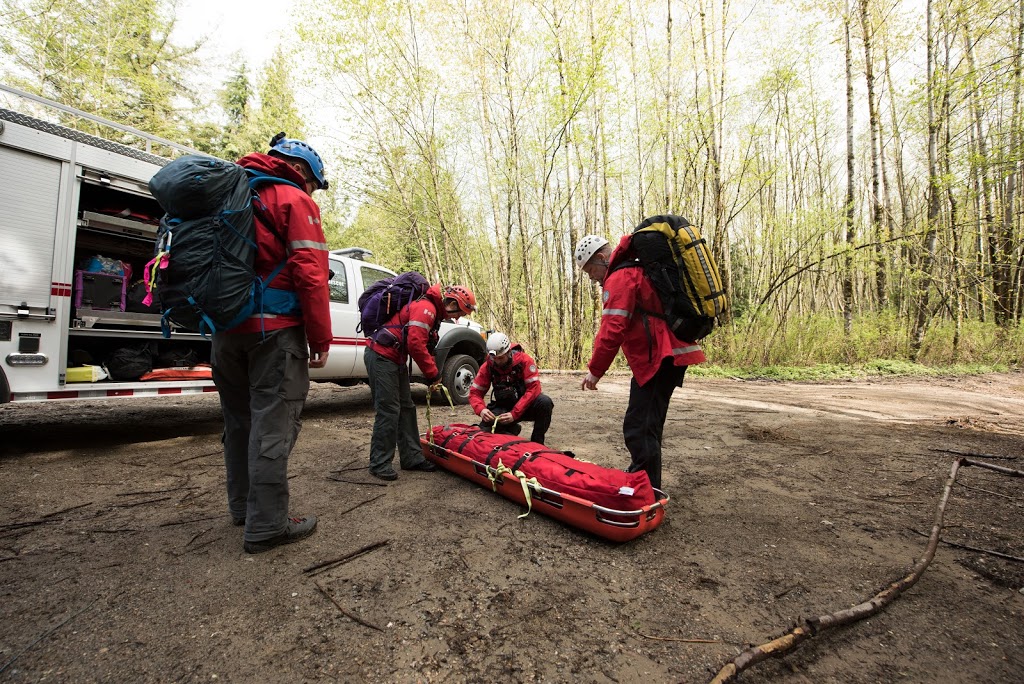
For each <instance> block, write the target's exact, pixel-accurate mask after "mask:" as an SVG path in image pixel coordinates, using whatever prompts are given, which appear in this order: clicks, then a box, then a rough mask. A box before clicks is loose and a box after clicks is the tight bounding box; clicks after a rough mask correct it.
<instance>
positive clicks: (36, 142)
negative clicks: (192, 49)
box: [0, 84, 486, 403]
mask: <svg viewBox="0 0 1024 684" xmlns="http://www.w3.org/2000/svg"><path fill="white" fill-rule="evenodd" d="M0 90H2V91H6V92H8V93H12V94H14V95H17V96H18V97H20V98H24V99H27V100H29V101H31V102H33V103H34V105H35V106H45V107H48V108H52V109H57V110H62V111H64V112H67V113H70V114H73V115H75V116H76V117H79V118H80V119H84V120H91V121H93V122H95V123H97V124H102V125H103V126H104V127H106V128H105V129H104V130H112V131H115V132H116V133H117V134H118V135H131V136H134V137H135V138H136V139H137V140H139V141H141V142H142V143H144V144H145V148H146V149H144V150H143V149H136V148H135V147H129V146H127V145H124V144H121V143H120V142H114V141H112V140H109V139H106V138H101V137H97V136H93V135H88V134H85V133H82V132H80V131H76V130H73V129H71V128H67V127H64V126H60V125H57V124H54V123H50V122H48V121H45V120H43V119H40V118H36V117H33V116H28V115H26V114H22V113H19V112H16V111H13V110H10V109H2V108H0V403H5V402H31V401H56V400H68V399H102V398H134V397H155V396H164V395H170V396H176V395H182V394H200V393H204V392H215V391H216V387H215V386H214V384H213V382H212V380H210V379H209V378H201V379H192V378H190V377H188V376H189V374H188V373H184V374H181V377H177V378H174V379H151V380H127V381H126V380H124V379H115V378H113V377H111V374H110V373H109V372H108V370H107V367H106V366H105V363H106V362H107V360H108V359H111V358H112V357H113V356H115V355H117V354H118V352H120V351H124V350H126V349H139V348H146V349H148V352H149V353H150V354H151V355H152V357H153V358H154V359H158V360H159V359H163V358H169V359H175V358H177V359H182V358H187V359H190V360H191V361H192V362H195V363H196V364H199V365H201V364H203V363H208V362H209V360H210V343H209V339H208V338H205V337H203V336H202V335H200V334H198V333H195V332H191V331H188V330H183V329H173V328H172V331H171V335H170V337H165V336H164V334H163V332H162V331H161V315H160V313H159V311H154V310H147V309H146V307H144V306H139V305H138V302H137V301H134V299H133V298H130V297H129V296H128V295H129V293H131V292H133V291H135V292H137V291H138V288H139V286H140V281H141V278H142V273H143V267H144V265H145V264H146V262H147V261H149V260H150V259H151V258H152V257H153V251H154V249H153V248H154V243H155V239H156V232H157V228H158V223H159V218H160V216H161V215H162V213H163V212H162V210H161V209H160V207H159V205H158V204H157V202H156V200H154V199H153V197H152V196H151V195H150V193H149V189H148V183H149V179H150V178H151V177H152V176H153V174H154V173H156V171H157V170H159V169H160V168H161V167H163V166H164V165H166V164H167V163H168V162H169V161H170V160H169V159H167V158H165V157H163V156H159V155H157V154H154V153H153V150H154V149H157V150H160V151H167V150H169V151H170V153H173V154H176V155H178V154H189V153H194V152H195V151H194V150H191V149H188V148H186V147H183V146H181V145H177V144H175V143H173V142H171V141H169V140H165V139H162V138H159V137H156V136H152V135H148V134H146V133H144V132H142V131H139V130H136V129H133V128H130V127H127V126H122V125H119V124H116V123H114V122H110V121H106V120H104V119H101V118H99V117H94V116H92V115H90V114H88V113H86V112H80V111H77V110H75V109H73V108H70V107H66V106H64V105H61V104H59V103H56V102H52V101H50V100H46V99H45V98H39V97H36V96H34V95H30V94H28V93H24V92H22V91H19V90H16V89H13V88H10V87H8V86H5V85H2V84H0ZM122 139H124V138H122ZM368 256H370V252H368V251H367V250H362V249H359V248H348V249H340V250H334V251H333V252H331V254H330V257H329V260H330V266H331V271H332V274H331V281H330V295H331V325H332V332H333V341H332V346H331V353H330V355H329V357H328V365H327V367H326V368H322V369H312V370H311V371H310V377H311V379H312V380H316V381H329V382H335V383H338V384H353V383H358V382H361V381H364V380H365V378H366V369H365V367H364V366H363V358H362V356H363V355H362V351H363V348H364V347H365V344H366V340H365V338H364V337H363V336H362V335H361V334H360V333H358V332H356V324H357V323H358V320H359V312H358V309H357V306H356V302H357V301H358V298H359V295H360V294H361V293H362V291H363V290H364V289H365V288H366V287H368V286H369V285H370V284H372V283H373V282H376V281H377V280H379V279H381V278H385V277H388V276H391V275H393V274H394V272H393V271H391V270H389V269H387V268H384V267H383V266H379V265H377V264H373V263H370V262H368V261H367V257H368ZM97 263H99V264H102V265H104V266H106V265H109V264H117V267H116V269H115V270H113V271H109V272H105V273H104V272H98V269H97V268H96V266H95V265H96V264H97ZM133 303H135V304H136V306H133V305H132V304H133ZM485 334H486V333H485V332H484V331H483V330H482V329H481V327H480V326H479V325H477V324H476V323H474V322H469V321H465V320H463V321H461V322H460V323H458V324H456V323H450V322H446V323H444V324H443V325H442V327H441V330H440V335H441V337H440V341H439V343H438V345H437V350H436V360H437V362H438V368H439V369H441V371H442V381H443V383H444V384H445V385H446V387H447V388H448V389H449V391H450V393H451V395H452V397H453V399H454V400H455V401H456V402H459V403H466V402H467V401H468V397H469V387H470V384H471V383H472V380H473V377H474V375H475V374H476V371H477V369H478V367H479V365H480V364H481V363H482V362H483V360H484V358H485V354H486V343H485ZM157 364H158V365H159V361H158V362H157ZM417 373H418V369H417V368H415V367H414V368H413V374H414V377H417V378H418V376H417ZM153 375H159V374H156V373H154V374H153ZM172 375H174V374H172ZM142 377H146V376H145V375H143V376H142ZM419 379H421V378H419Z"/></svg>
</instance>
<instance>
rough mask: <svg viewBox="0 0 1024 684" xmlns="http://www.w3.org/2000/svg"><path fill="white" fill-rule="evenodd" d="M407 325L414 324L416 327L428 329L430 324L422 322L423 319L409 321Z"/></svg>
mask: <svg viewBox="0 0 1024 684" xmlns="http://www.w3.org/2000/svg"><path fill="white" fill-rule="evenodd" d="M409 325H415V326H416V327H417V328H423V329H425V330H430V326H429V325H427V324H426V323H424V322H423V321H409Z"/></svg>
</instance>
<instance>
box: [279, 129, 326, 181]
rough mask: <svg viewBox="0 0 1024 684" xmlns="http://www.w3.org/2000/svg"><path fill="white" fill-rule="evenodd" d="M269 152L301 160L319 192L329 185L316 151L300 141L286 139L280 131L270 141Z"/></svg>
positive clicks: (321, 161)
mask: <svg viewBox="0 0 1024 684" xmlns="http://www.w3.org/2000/svg"><path fill="white" fill-rule="evenodd" d="M270 151H271V152H277V153H278V154H281V155H284V156H285V157H294V158H295V159H301V160H302V161H304V162H306V164H308V165H309V168H310V169H311V170H312V171H313V176H314V177H315V178H316V182H317V184H318V185H319V187H320V189H321V190H326V189H327V186H328V185H329V183H328V182H327V179H326V178H325V177H324V162H323V160H322V159H321V158H320V155H319V154H317V152H316V150H314V149H313V148H312V147H310V146H309V145H308V144H306V143H304V142H303V141H301V140H293V139H291V138H286V137H285V133H284V131H281V132H280V133H278V134H277V135H275V136H274V137H273V138H271V140H270Z"/></svg>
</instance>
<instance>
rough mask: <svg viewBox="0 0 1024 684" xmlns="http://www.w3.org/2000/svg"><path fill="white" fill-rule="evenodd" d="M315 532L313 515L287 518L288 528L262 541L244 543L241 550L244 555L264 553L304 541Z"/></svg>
mask: <svg viewBox="0 0 1024 684" xmlns="http://www.w3.org/2000/svg"><path fill="white" fill-rule="evenodd" d="M315 531H316V516H315V515H307V516H306V517H304V518H288V527H286V528H285V530H284V532H282V533H281V534H279V535H277V536H276V537H271V538H270V539H264V540H262V541H256V542H251V541H247V542H244V543H243V544H242V548H244V549H245V552H246V553H263V552H264V551H270V550H271V549H273V548H274V547H276V546H281V545H282V544H291V543H293V542H297V541H299V540H300V539H305V538H306V537H308V536H309V535H311V534H313V532H315Z"/></svg>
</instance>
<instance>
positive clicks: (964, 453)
mask: <svg viewBox="0 0 1024 684" xmlns="http://www.w3.org/2000/svg"><path fill="white" fill-rule="evenodd" d="M928 450H929V451H941V452H945V453H947V454H956V455H957V456H975V457H977V458H994V459H996V460H1002V461H1016V460H1017V457H1016V456H996V455H995V454H981V453H978V452H977V451H960V450H959V449H936V448H934V447H929V448H928Z"/></svg>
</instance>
